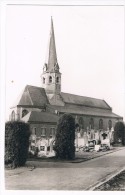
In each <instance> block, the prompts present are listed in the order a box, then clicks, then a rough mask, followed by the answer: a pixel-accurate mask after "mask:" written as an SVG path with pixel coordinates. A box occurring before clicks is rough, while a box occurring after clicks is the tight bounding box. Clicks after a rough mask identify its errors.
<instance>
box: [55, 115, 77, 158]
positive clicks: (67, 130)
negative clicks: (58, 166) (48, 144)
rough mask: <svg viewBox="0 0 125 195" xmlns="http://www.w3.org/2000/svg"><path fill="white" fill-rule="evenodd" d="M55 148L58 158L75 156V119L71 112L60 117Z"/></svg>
mask: <svg viewBox="0 0 125 195" xmlns="http://www.w3.org/2000/svg"><path fill="white" fill-rule="evenodd" d="M54 150H55V153H56V157H57V158H60V159H73V158H74V157H75V119H74V118H73V117H72V115H70V114H64V115H63V116H61V117H60V118H59V121H58V124H57V132H56V137H55V145H54Z"/></svg>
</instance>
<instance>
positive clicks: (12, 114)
mask: <svg viewBox="0 0 125 195" xmlns="http://www.w3.org/2000/svg"><path fill="white" fill-rule="evenodd" d="M11 121H15V111H14V110H13V111H12V113H11Z"/></svg>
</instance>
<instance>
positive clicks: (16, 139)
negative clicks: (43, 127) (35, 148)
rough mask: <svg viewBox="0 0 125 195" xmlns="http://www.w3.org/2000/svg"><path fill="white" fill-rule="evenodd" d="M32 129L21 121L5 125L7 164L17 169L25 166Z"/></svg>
mask: <svg viewBox="0 0 125 195" xmlns="http://www.w3.org/2000/svg"><path fill="white" fill-rule="evenodd" d="M29 137H30V128H29V124H27V123H24V122H21V121H12V122H11V121H9V122H7V123H6V124H5V164H6V165H8V164H9V165H11V168H16V167H19V166H23V165H25V162H26V159H27V157H28V148H29Z"/></svg>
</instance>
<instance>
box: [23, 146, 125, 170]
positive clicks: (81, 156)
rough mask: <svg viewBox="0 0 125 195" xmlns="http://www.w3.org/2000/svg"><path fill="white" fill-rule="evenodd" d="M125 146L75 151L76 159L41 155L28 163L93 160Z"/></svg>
mask: <svg viewBox="0 0 125 195" xmlns="http://www.w3.org/2000/svg"><path fill="white" fill-rule="evenodd" d="M123 148H124V147H117V148H112V149H111V150H109V151H105V152H102V151H100V152H96V151H93V152H83V151H79V152H76V153H75V159H74V160H60V159H56V158H55V157H50V158H47V157H41V158H29V159H28V160H27V163H26V165H27V166H32V165H33V164H34V166H35V165H36V167H37V166H38V167H40V164H39V165H38V163H37V164H36V163H35V162H36V161H37V162H46V163H47V162H48V163H49V162H59V163H81V162H84V161H87V160H91V159H94V158H97V157H101V156H103V155H106V154H109V153H112V152H116V151H118V150H122V149H123Z"/></svg>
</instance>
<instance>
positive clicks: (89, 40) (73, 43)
mask: <svg viewBox="0 0 125 195" xmlns="http://www.w3.org/2000/svg"><path fill="white" fill-rule="evenodd" d="M51 16H52V17H53V23H54V30H55V41H56V49H57V59H58V63H59V66H60V72H61V73H62V91H63V92H67V93H72V94H77V95H82V96H88V97H94V98H99V99H104V100H105V101H107V103H108V104H109V105H110V106H111V107H112V108H113V112H114V113H116V114H119V115H120V116H124V117H125V113H124V110H125V105H124V99H125V97H124V94H125V88H124V7H123V6H73V7H71V6H68V7H66V6H63V7H62V6H57V7H54V6H53V7H51V6H49V7H47V6H46V7H45V6H30V5H29V6H26V5H25V6H23V5H21V6H19V5H18V6H14V5H10V6H9V5H8V6H7V9H6V118H8V115H9V112H8V111H9V107H10V106H11V105H12V104H13V102H14V101H15V100H16V98H17V97H18V95H19V94H20V92H21V91H22V90H23V89H24V87H25V86H26V85H27V84H28V85H34V86H41V79H40V74H41V73H42V69H43V65H44V62H45V57H46V49H47V44H48V38H49V33H50V18H51Z"/></svg>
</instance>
